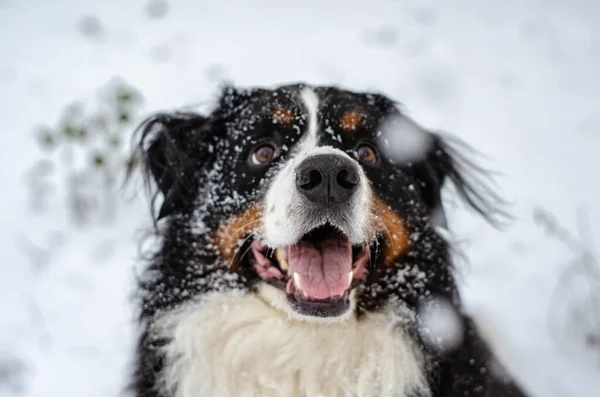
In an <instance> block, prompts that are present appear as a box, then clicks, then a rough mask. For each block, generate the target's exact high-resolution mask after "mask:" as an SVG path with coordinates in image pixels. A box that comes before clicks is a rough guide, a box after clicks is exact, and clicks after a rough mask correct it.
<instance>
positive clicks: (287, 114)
mask: <svg viewBox="0 0 600 397" xmlns="http://www.w3.org/2000/svg"><path fill="white" fill-rule="evenodd" d="M141 131H142V144H141V148H142V150H143V153H144V159H145V166H146V169H147V171H148V175H150V176H151V177H152V179H154V181H155V182H156V186H157V187H158V191H159V192H160V193H162V196H163V197H164V200H163V202H162V206H161V207H160V210H159V212H158V216H157V219H160V218H167V226H166V228H165V230H166V231H165V232H164V233H165V234H166V236H167V237H168V238H169V241H171V242H173V241H179V245H180V246H185V247H183V248H184V249H185V251H190V250H192V251H194V250H197V251H201V255H200V256H198V258H201V259H199V260H201V261H206V262H212V263H211V266H213V265H214V264H215V263H216V264H218V265H219V266H221V267H222V268H227V270H228V271H229V272H231V273H234V274H236V275H237V277H239V280H240V282H241V283H243V284H244V286H245V287H247V288H248V289H249V290H252V291H254V292H256V293H258V294H260V295H261V296H262V297H264V298H266V299H268V300H269V301H270V302H272V303H273V304H275V305H276V306H279V307H280V308H281V309H283V310H286V311H287V312H289V313H290V314H292V315H294V316H299V317H303V318H309V319H319V318H320V319H323V318H344V317H346V316H348V315H351V314H352V313H354V312H357V311H359V310H371V309H375V308H377V307H380V306H381V305H382V304H385V303H388V302H389V301H390V300H392V299H395V298H399V299H401V300H403V301H404V303H405V304H408V305H409V306H411V305H414V304H416V302H417V301H418V300H419V299H420V298H421V297H424V296H427V295H429V294H431V293H442V294H451V293H453V288H454V287H453V283H452V282H451V276H450V274H449V271H450V264H449V258H448V252H447V245H446V243H445V241H444V240H443V239H442V238H441V237H440V236H439V235H438V234H437V233H436V228H435V226H438V225H443V224H444V222H445V220H444V219H445V218H444V211H443V208H442V204H441V189H442V186H443V185H444V183H445V181H446V180H451V181H452V182H453V183H454V185H455V186H456V188H457V190H458V191H459V193H461V195H462V196H463V197H464V198H465V199H466V200H467V202H468V203H469V204H470V205H471V206H472V207H474V208H475V209H476V210H477V211H478V212H480V213H481V214H482V215H484V216H485V217H487V218H488V219H491V218H492V217H493V216H494V215H495V214H496V213H497V212H496V211H495V208H494V203H493V201H489V200H488V197H486V194H488V193H489V191H488V190H486V189H485V186H484V187H483V188H480V187H479V186H478V185H477V184H473V183H469V182H468V180H467V174H465V172H468V171H469V170H471V171H472V170H475V169H476V168H475V167H472V166H471V164H470V162H469V161H468V160H466V158H464V157H461V156H459V155H458V153H457V152H456V150H455V149H453V148H452V146H451V145H449V142H448V141H447V140H446V139H443V138H442V137H441V136H440V135H438V134H436V133H433V132H431V131H427V130H425V129H424V128H422V127H420V126H419V125H418V124H416V123H415V122H414V121H413V120H411V119H410V118H409V117H407V116H406V115H405V114H404V113H403V112H402V111H401V110H400V109H399V107H398V106H397V104H396V103H395V102H393V101H392V100H390V99H388V98H387V97H385V96H383V95H379V94H370V93H354V92H350V91H345V90H341V89H338V88H336V87H311V86H307V85H304V84H296V85H289V86H282V87H278V88H276V89H273V90H269V89H235V88H232V87H227V88H225V89H224V90H223V93H222V95H221V98H220V101H219V103H218V106H216V108H215V109H214V111H213V112H212V113H211V114H210V115H209V116H206V117H205V116H200V115H198V114H193V113H169V114H159V115H156V116H154V117H152V118H150V119H149V120H147V121H146V122H145V123H144V124H143V125H142V127H141ZM470 166H471V168H470V169H469V168H468V167H470ZM492 198H493V197H492ZM169 220H170V221H169ZM190 231H192V232H190ZM182 233H186V234H185V235H184V234H182ZM173 244H175V243H173ZM175 245H176V244H175ZM180 249H182V248H181V247H180ZM163 266H169V264H164V265H163ZM171 266H175V267H177V266H180V267H181V269H180V271H181V272H180V273H177V274H178V277H188V278H189V277H194V276H191V275H185V274H183V273H185V270H183V269H184V267H185V266H184V264H179V265H178V264H175V265H171ZM169 271H170V272H173V271H174V270H173V269H171V270H169Z"/></svg>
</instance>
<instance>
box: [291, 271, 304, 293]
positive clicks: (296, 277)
mask: <svg viewBox="0 0 600 397" xmlns="http://www.w3.org/2000/svg"><path fill="white" fill-rule="evenodd" d="M294 284H295V285H296V288H297V289H298V290H300V291H302V292H304V290H303V289H302V283H301V282H300V275H299V274H298V273H296V272H294ZM304 293H305V294H306V292H304Z"/></svg>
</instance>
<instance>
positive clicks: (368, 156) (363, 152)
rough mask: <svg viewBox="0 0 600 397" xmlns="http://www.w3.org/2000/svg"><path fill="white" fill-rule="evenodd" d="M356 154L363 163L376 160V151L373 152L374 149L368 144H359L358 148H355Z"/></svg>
mask: <svg viewBox="0 0 600 397" xmlns="http://www.w3.org/2000/svg"><path fill="white" fill-rule="evenodd" d="M356 155H357V156H358V159H359V160H360V161H362V162H363V163H374V162H375V161H377V153H375V149H373V148H372V147H371V146H369V145H361V146H359V147H358V149H356Z"/></svg>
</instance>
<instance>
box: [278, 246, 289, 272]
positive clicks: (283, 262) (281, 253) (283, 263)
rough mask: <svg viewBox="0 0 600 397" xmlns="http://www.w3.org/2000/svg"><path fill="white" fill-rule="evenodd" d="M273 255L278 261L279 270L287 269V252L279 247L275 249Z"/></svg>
mask: <svg viewBox="0 0 600 397" xmlns="http://www.w3.org/2000/svg"><path fill="white" fill-rule="evenodd" d="M275 257H276V258H277V262H279V266H280V267H281V270H287V269H288V267H289V265H288V261H287V254H286V253H285V250H284V249H281V248H277V251H275Z"/></svg>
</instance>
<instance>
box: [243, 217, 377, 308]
mask: <svg viewBox="0 0 600 397" xmlns="http://www.w3.org/2000/svg"><path fill="white" fill-rule="evenodd" d="M369 257H370V249H369V246H368V245H367V244H363V245H359V246H352V244H351V243H350V240H349V239H348V237H347V236H346V235H345V234H344V233H342V232H341V231H340V230H339V229H337V228H335V227H333V226H331V225H324V226H320V227H318V228H316V229H313V230H312V231H310V232H309V233H308V234H306V235H304V236H303V237H302V238H301V239H300V240H299V241H298V242H296V243H295V244H293V245H290V246H287V247H278V248H275V249H272V248H268V247H267V246H265V245H264V244H263V243H262V242H260V241H258V240H255V241H253V242H252V255H251V258H250V261H251V264H252V265H253V266H254V268H255V269H256V271H257V273H258V275H259V276H260V277H261V278H262V279H263V280H265V281H266V282H268V283H270V284H271V285H274V286H275V287H278V288H280V289H281V290H283V291H284V292H285V293H286V295H287V300H288V302H289V303H290V304H291V306H292V308H293V309H294V310H295V311H297V312H298V313H300V314H304V315H311V316H318V317H335V316H340V315H342V314H344V313H345V312H346V311H348V309H349V308H350V292H351V290H352V289H353V288H354V287H355V286H356V285H357V284H358V280H361V279H363V278H364V277H365V276H366V271H367V262H368V261H369Z"/></svg>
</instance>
